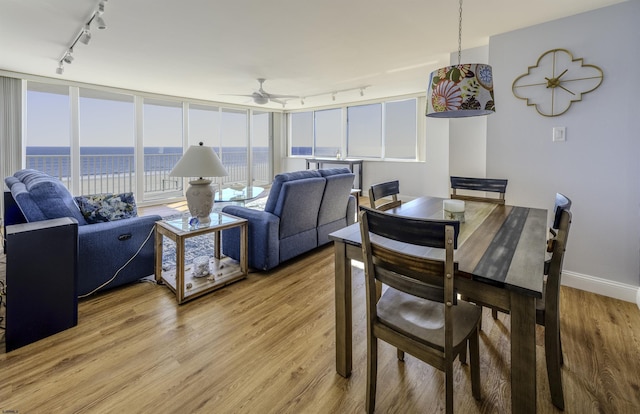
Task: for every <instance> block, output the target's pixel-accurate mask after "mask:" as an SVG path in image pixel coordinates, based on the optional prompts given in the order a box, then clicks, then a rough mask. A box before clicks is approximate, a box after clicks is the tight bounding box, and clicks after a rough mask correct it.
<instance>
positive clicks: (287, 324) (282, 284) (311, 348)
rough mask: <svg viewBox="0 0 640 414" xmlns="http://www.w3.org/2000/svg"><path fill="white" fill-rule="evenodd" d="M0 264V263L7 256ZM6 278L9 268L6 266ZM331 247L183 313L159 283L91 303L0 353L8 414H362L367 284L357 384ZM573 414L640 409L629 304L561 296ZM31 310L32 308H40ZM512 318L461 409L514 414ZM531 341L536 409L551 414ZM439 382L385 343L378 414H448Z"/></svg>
mask: <svg viewBox="0 0 640 414" xmlns="http://www.w3.org/2000/svg"><path fill="white" fill-rule="evenodd" d="M1 261H4V257H2V260H0V262H1ZM0 272H4V265H3V264H0ZM333 294H334V282H333V250H332V247H331V246H327V247H324V248H320V249H318V250H316V251H314V252H312V253H311V254H308V255H305V256H303V257H301V258H299V259H298V260H294V261H291V262H290V263H288V264H287V265H284V266H280V267H279V268H277V269H276V270H275V271H272V272H267V273H252V274H250V275H249V277H248V278H247V279H245V280H242V281H240V282H237V283H235V284H233V285H230V286H228V287H226V288H224V289H222V290H219V291H216V292H214V293H212V294H210V295H207V296H204V297H202V298H199V299H196V300H195V301H192V302H189V303H187V304H184V305H182V306H178V305H177V304H176V302H175V297H174V296H173V295H172V294H171V293H170V291H169V290H168V289H167V288H166V287H165V286H159V285H155V284H154V283H151V282H142V283H136V284H132V285H129V286H126V287H123V288H119V289H115V290H111V291H108V292H104V293H102V294H98V295H95V296H93V297H90V298H87V299H84V300H82V301H81V302H80V306H79V324H78V326H76V327H74V328H72V329H69V330H67V331H64V332H62V333H59V334H57V335H54V336H52V337H49V338H46V339H44V340H41V341H39V342H36V343H34V344H31V345H28V346H25V347H23V348H20V349H18V350H15V351H12V352H10V353H8V354H6V353H0V378H1V382H0V410H18V412H20V413H30V414H32V413H361V412H364V394H365V371H366V366H365V352H366V344H365V326H364V316H363V312H364V286H363V275H362V271H361V270H360V269H354V330H355V337H354V359H353V365H354V370H353V375H352V376H351V378H349V379H345V378H342V377H340V376H339V375H337V374H336V372H335V368H334V361H335V359H334V353H335V347H334V341H335V340H334V331H333V328H334V306H333ZM561 300H562V333H563V346H564V350H565V366H564V369H563V379H564V387H565V388H564V389H565V399H566V410H565V412H566V413H580V414H583V413H638V412H640V312H639V310H638V308H637V307H636V305H635V304H631V303H626V302H621V301H617V300H613V299H610V298H606V297H603V296H598V295H595V294H591V293H586V292H583V291H579V290H575V289H570V288H563V289H562V299H561ZM34 306H37V304H34ZM508 318H509V316H507V315H501V316H500V319H499V320H498V321H497V322H494V321H493V320H492V319H491V317H490V313H489V311H488V310H486V309H485V315H484V326H483V332H482V333H481V341H480V352H481V355H482V361H481V370H482V396H483V399H482V401H480V402H477V401H475V400H474V399H473V397H472V395H471V386H470V378H469V369H468V367H467V366H462V365H460V364H458V363H457V366H456V370H455V372H456V374H455V375H456V381H455V382H456V383H455V396H454V401H455V411H456V412H457V413H509V412H510V405H509V401H510V398H511V394H510V385H509V384H510V374H509V321H508ZM538 329H539V330H538V332H537V334H538V335H537V343H538V346H537V361H538V366H537V380H538V397H537V404H538V412H539V413H554V412H556V411H557V410H556V409H555V408H554V407H553V406H552V404H551V401H550V397H549V390H548V385H547V379H546V368H545V365H544V347H543V337H542V332H543V331H542V328H538ZM443 379H444V378H443V374H442V373H440V372H438V371H436V370H434V369H433V368H431V367H429V366H427V365H425V364H423V363H421V362H420V361H417V360H416V359H415V358H413V357H411V356H409V355H407V358H406V362H405V363H401V362H398V361H397V360H396V351H395V349H393V348H391V347H390V346H388V345H386V344H381V345H380V368H379V373H378V384H379V385H378V394H377V412H379V413H389V412H391V413H439V412H443V411H444V398H443V395H442V393H443V387H444V385H443Z"/></svg>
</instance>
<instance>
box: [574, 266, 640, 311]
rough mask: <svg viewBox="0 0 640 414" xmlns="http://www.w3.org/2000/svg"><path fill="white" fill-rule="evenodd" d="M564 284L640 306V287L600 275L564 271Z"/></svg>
mask: <svg viewBox="0 0 640 414" xmlns="http://www.w3.org/2000/svg"><path fill="white" fill-rule="evenodd" d="M562 284H563V285H565V286H569V287H572V288H576V289H580V290H585V291H587V292H592V293H597V294H599V295H604V296H608V297H610V298H614V299H620V300H624V301H625V302H631V303H634V302H635V303H636V304H637V305H638V308H640V287H639V286H633V285H628V284H626V283H620V282H614V281H611V280H607V279H602V278H599V277H594V276H588V275H583V274H580V273H574V272H562Z"/></svg>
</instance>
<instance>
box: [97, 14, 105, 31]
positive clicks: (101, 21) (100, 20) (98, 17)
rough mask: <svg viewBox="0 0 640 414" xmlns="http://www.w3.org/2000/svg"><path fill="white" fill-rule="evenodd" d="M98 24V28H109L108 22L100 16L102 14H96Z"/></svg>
mask: <svg viewBox="0 0 640 414" xmlns="http://www.w3.org/2000/svg"><path fill="white" fill-rule="evenodd" d="M95 21H96V25H97V26H98V29H101V30H102V29H106V28H107V23H105V21H104V19H103V18H102V17H100V15H98V14H96V18H95Z"/></svg>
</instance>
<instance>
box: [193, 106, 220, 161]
mask: <svg viewBox="0 0 640 414" xmlns="http://www.w3.org/2000/svg"><path fill="white" fill-rule="evenodd" d="M188 142H189V145H198V144H199V143H200V142H202V143H203V144H204V145H205V146H207V147H213V149H214V150H215V151H216V152H219V151H220V109H219V108H218V107H215V106H207V105H196V104H191V105H189V141H188Z"/></svg>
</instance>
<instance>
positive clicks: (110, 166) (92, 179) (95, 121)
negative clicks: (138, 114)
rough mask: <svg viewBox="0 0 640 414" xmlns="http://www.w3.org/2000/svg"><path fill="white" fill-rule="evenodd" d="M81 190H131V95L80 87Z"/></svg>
mask: <svg viewBox="0 0 640 414" xmlns="http://www.w3.org/2000/svg"><path fill="white" fill-rule="evenodd" d="M79 93H80V109H79V115H80V116H79V122H80V176H81V177H87V179H83V180H80V193H81V194H97V193H124V192H130V191H135V162H134V148H135V136H134V131H135V121H134V112H135V111H134V106H133V96H130V95H121V94H115V93H109V92H102V91H95V90H92V89H84V88H83V89H80V92H79Z"/></svg>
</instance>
